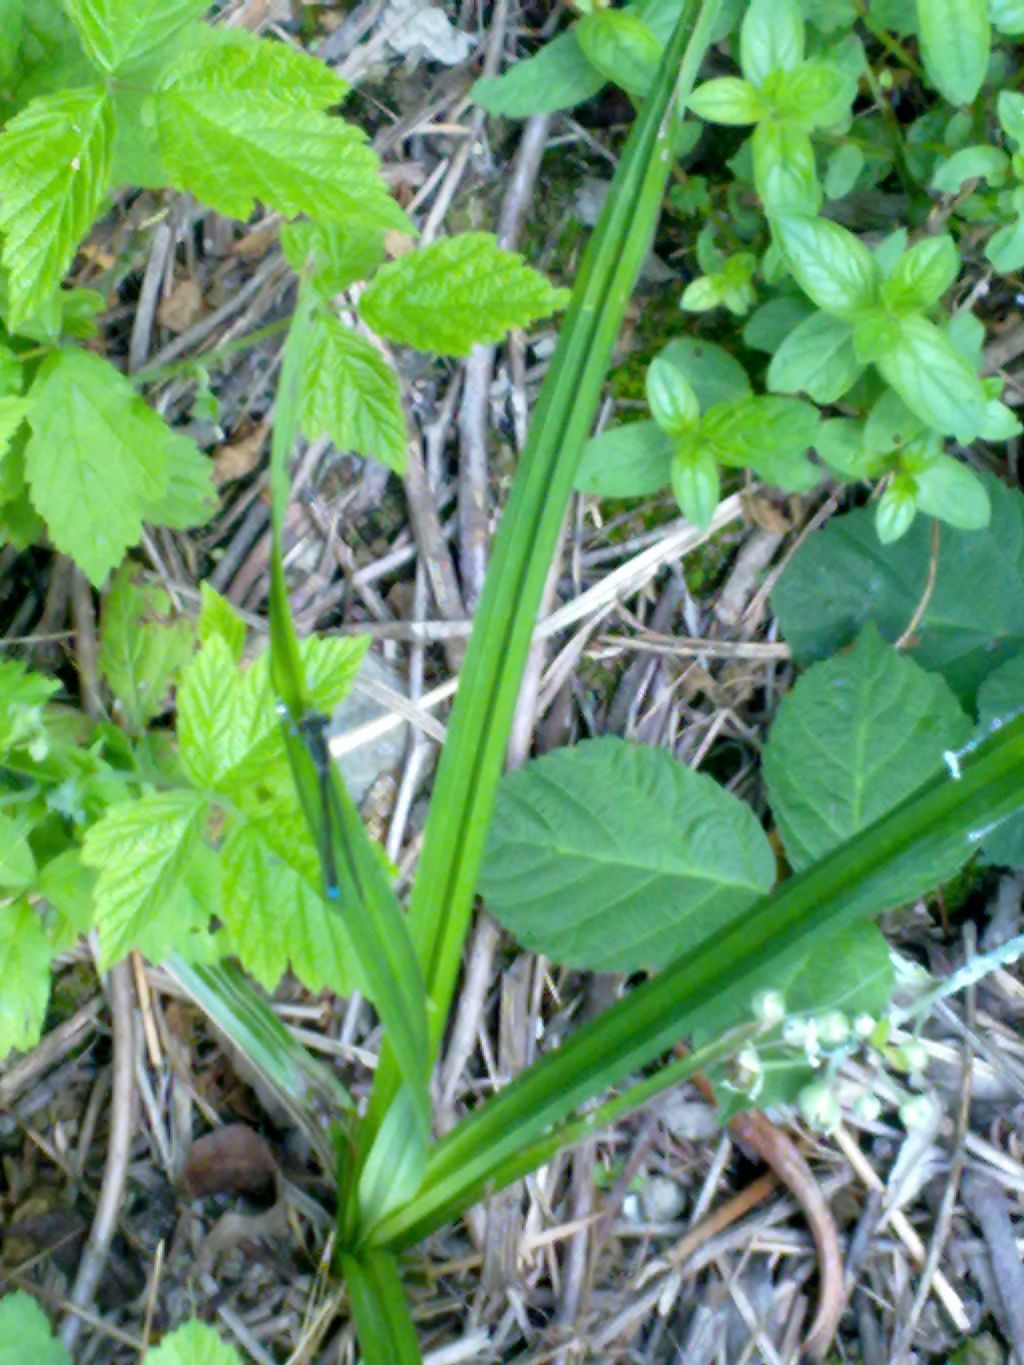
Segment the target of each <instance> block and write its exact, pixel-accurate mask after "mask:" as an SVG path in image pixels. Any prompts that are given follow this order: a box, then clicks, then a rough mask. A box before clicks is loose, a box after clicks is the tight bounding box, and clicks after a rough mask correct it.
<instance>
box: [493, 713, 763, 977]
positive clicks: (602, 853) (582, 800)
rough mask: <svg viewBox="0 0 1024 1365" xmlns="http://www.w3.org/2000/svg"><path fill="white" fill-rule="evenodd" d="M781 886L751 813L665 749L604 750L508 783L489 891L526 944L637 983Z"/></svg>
mask: <svg viewBox="0 0 1024 1365" xmlns="http://www.w3.org/2000/svg"><path fill="white" fill-rule="evenodd" d="M774 878H775V868H774V859H773V857H772V853H771V848H770V846H769V844H768V841H767V839H766V837H765V835H764V832H763V831H762V830H761V828H760V826H759V825H758V823H757V820H756V819H755V818H754V815H753V813H752V812H751V811H750V809H749V808H748V807H747V806H746V805H744V804H743V803H742V802H741V801H738V800H737V799H736V798H735V797H733V796H731V795H730V794H729V793H728V792H727V791H725V790H724V788H722V787H720V786H719V785H718V784H717V783H716V782H713V781H712V780H711V779H710V778H707V777H704V776H702V775H701V774H699V773H695V772H693V770H692V769H690V768H688V767H686V765H685V764H683V763H680V762H678V760H676V759H675V758H673V757H672V755H671V754H669V753H666V752H665V751H664V750H659V749H652V748H648V747H646V746H643V745H637V744H627V743H625V742H623V741H622V740H619V739H613V738H605V739H598V740H585V741H584V742H583V743H582V744H578V745H576V746H575V747H573V748H571V749H558V750H556V751H555V752H554V753H550V754H547V755H545V756H544V757H543V758H539V759H534V760H533V761H532V762H530V763H527V764H525V765H524V767H522V768H520V769H518V770H517V771H516V772H512V773H509V774H508V775H507V776H506V777H504V778H503V779H502V782H501V786H500V787H499V790H498V802H497V806H496V809H495V818H494V821H493V823H492V825H491V833H490V837H489V842H488V848H487V853H486V857H485V861H484V865H483V875H482V878H481V884H480V889H481V892H482V894H483V896H484V897H485V899H486V901H487V904H488V907H489V909H490V910H491V911H492V913H494V914H495V915H496V916H497V917H498V919H499V920H500V921H501V922H502V924H504V925H505V927H506V928H507V929H508V930H509V932H510V933H512V934H513V935H515V937H516V938H517V939H518V940H519V942H520V943H522V944H523V945H524V946H526V947H530V948H533V949H534V950H536V951H537V952H543V953H546V954H548V955H549V956H550V957H552V958H553V959H554V960H555V961H556V962H559V963H563V964H565V965H571V966H576V967H586V968H588V969H590V970H593V971H633V970H640V969H643V968H650V967H658V966H661V965H663V964H664V963H666V962H669V961H671V960H672V959H673V958H677V957H680V956H682V955H683V954H684V953H685V952H686V951H687V950H688V949H689V948H690V947H692V946H693V945H694V944H695V943H697V942H699V941H701V940H702V939H704V938H706V937H707V936H708V935H709V934H712V933H714V932H715V931H716V929H719V928H721V927H723V926H724V925H726V924H728V923H730V922H732V921H734V920H735V919H737V918H738V917H741V916H742V914H743V912H744V910H745V909H746V907H747V906H748V905H750V904H751V903H752V902H753V901H754V900H756V899H757V897H758V896H759V895H760V894H761V893H762V892H764V891H767V890H768V888H769V887H770V886H771V884H772V882H773V881H774Z"/></svg>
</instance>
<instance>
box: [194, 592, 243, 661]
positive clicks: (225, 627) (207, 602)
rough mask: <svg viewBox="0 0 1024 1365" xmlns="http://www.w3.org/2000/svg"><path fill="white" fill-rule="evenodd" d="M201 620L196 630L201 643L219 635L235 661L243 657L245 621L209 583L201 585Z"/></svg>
mask: <svg viewBox="0 0 1024 1365" xmlns="http://www.w3.org/2000/svg"><path fill="white" fill-rule="evenodd" d="M199 593H200V597H199V604H200V605H199V620H198V622H197V623H196V632H197V634H198V636H199V643H200V644H201V645H204V644H206V642H207V640H209V639H211V638H212V637H213V636H215V635H219V636H220V637H221V638H222V639H223V641H224V643H225V644H226V645H227V647H228V653H229V655H230V656H231V658H232V659H233V660H234V662H235V663H238V662H239V660H240V659H241V657H242V651H243V650H244V649H245V622H244V621H243V620H242V618H241V617H240V616H239V615H238V613H237V612H236V611H235V609H234V607H233V606H232V605H231V603H230V602H229V601H228V600H227V598H225V597H221V595H220V593H219V592H216V591H215V590H214V589H213V588H211V587H210V585H209V583H201V584H200V585H199Z"/></svg>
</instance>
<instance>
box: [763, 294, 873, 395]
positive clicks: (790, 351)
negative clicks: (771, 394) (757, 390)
mask: <svg viewBox="0 0 1024 1365" xmlns="http://www.w3.org/2000/svg"><path fill="white" fill-rule="evenodd" d="M862 369H863V366H862V365H861V364H860V362H859V361H858V360H857V357H856V355H855V354H854V350H853V331H852V329H851V327H850V324H849V323H848V322H844V321H843V319H842V318H837V317H833V316H832V315H831V314H829V313H812V314H811V316H810V317H809V318H806V319H805V320H804V321H803V322H800V323H798V324H797V326H796V327H794V328H793V329H792V330H791V331H790V332H789V334H788V336H786V338H785V340H784V341H783V342H782V345H781V346H780V347H779V349H778V350H777V351H776V352H775V354H774V356H773V357H772V362H771V364H770V365H769V366H768V377H767V384H768V387H769V388H770V389H773V390H774V391H775V392H776V393H798V392H800V391H801V390H802V391H803V392H804V393H807V394H809V395H810V396H811V397H812V398H813V399H814V401H815V402H816V403H834V402H835V401H836V399H837V398H841V397H842V396H843V394H844V393H846V391H847V389H849V388H851V387H852V386H853V384H854V383H855V382H856V380H857V378H858V377H859V375H860V373H861V370H862Z"/></svg>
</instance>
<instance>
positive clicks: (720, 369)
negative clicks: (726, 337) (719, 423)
mask: <svg viewBox="0 0 1024 1365" xmlns="http://www.w3.org/2000/svg"><path fill="white" fill-rule="evenodd" d="M657 358H658V359H659V360H662V361H665V362H666V363H667V364H669V365H672V366H673V367H674V368H675V369H677V370H678V371H679V373H680V374H681V375H682V376H683V377H684V378H685V379H686V380H687V381H688V382H689V383H690V384H691V385H692V387H693V391H694V393H695V394H696V395H697V401H698V403H699V404H700V408H701V411H702V412H707V410H708V408H713V407H715V406H716V405H717V404H718V403H729V402H732V401H733V399H736V398H744V397H746V395H747V394H749V392H750V380H749V379H748V378H747V372H746V370H745V369H744V368H743V366H742V365H741V364H740V362H739V361H738V360H737V359H736V357H735V356H733V355H730V354H729V352H728V351H727V350H726V349H725V348H724V347H723V346H716V345H715V343H714V342H713V341H705V340H704V339H703V338H700V339H699V340H695V339H694V338H692V337H676V338H675V340H673V341H670V342H669V343H668V345H667V346H663V347H662V348H661V350H660V351H659V352H658V356H657Z"/></svg>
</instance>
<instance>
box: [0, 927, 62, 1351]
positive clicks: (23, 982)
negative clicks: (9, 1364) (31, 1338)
mask: <svg viewBox="0 0 1024 1365" xmlns="http://www.w3.org/2000/svg"><path fill="white" fill-rule="evenodd" d="M0 977H2V980H3V983H4V988H3V990H2V991H0V1058H2V1057H5V1056H6V1055H7V1053H8V1052H10V1051H11V1049H12V1048H17V1049H18V1051H19V1052H25V1051H27V1050H28V1049H29V1048H30V1047H35V1045H36V1043H38V1042H39V1035H40V1033H41V1032H42V1028H43V1020H44V1019H45V1017H46V1004H47V1001H48V1000H49V998H50V945H49V942H48V941H47V938H46V933H45V931H44V929H43V922H42V920H41V919H40V918H39V916H38V915H37V914H36V912H35V910H34V909H33V908H32V906H31V905H29V904H28V903H27V901H23V900H16V901H9V902H8V903H7V904H6V905H0ZM6 1345H7V1341H6V1338H0V1361H2V1360H3V1347H5V1346H6ZM27 1358H28V1357H24V1356H23V1357H22V1359H23V1360H24V1359H27ZM11 1359H12V1360H13V1359H14V1357H13V1356H12V1357H11ZM32 1359H33V1360H34V1359H35V1357H34V1356H33V1357H32Z"/></svg>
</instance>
